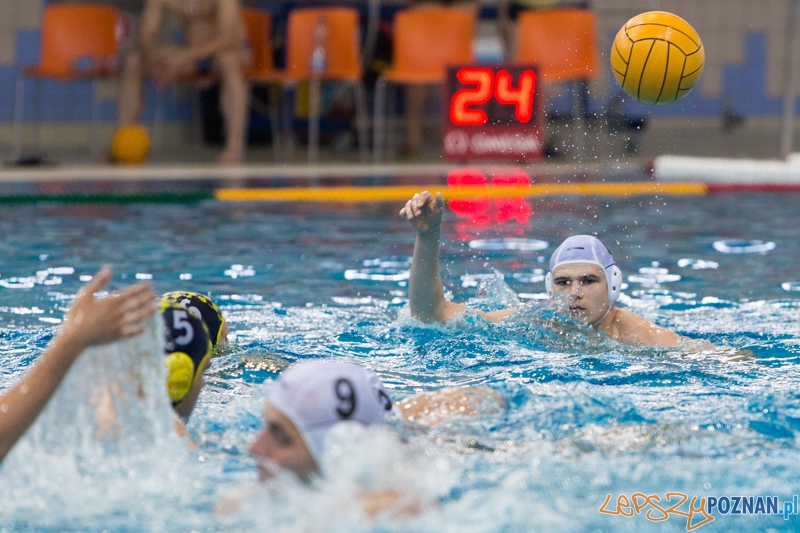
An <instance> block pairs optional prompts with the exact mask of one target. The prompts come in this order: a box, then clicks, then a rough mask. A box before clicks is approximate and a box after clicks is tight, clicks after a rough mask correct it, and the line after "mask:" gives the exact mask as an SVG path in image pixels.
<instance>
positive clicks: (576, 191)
mask: <svg viewBox="0 0 800 533" xmlns="http://www.w3.org/2000/svg"><path fill="white" fill-rule="evenodd" d="M425 189H427V190H430V191H440V192H441V193H442V196H444V197H445V198H446V199H451V198H473V197H475V196H488V197H496V196H524V197H535V196H623V197H624V196H644V195H657V194H663V195H670V196H699V195H705V194H708V186H707V185H706V184H705V183H700V182H676V183H659V182H638V183H534V184H532V185H530V186H528V187H460V188H457V189H452V188H450V187H448V186H446V185H427V186H425V185H412V186H409V185H398V186H391V187H284V188H264V189H239V188H222V189H216V190H215V191H214V197H215V198H216V199H217V200H221V201H226V202H388V201H400V200H407V199H408V198H410V197H412V196H413V195H414V194H415V193H418V192H419V191H423V190H425Z"/></svg>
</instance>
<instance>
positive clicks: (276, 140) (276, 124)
mask: <svg viewBox="0 0 800 533" xmlns="http://www.w3.org/2000/svg"><path fill="white" fill-rule="evenodd" d="M280 97H281V89H280V87H279V86H277V85H271V86H270V88H269V128H270V134H271V136H272V152H273V156H274V157H275V161H280V160H281V144H282V143H281V124H280V117H279V112H278V102H279V100H280V99H281V98H280Z"/></svg>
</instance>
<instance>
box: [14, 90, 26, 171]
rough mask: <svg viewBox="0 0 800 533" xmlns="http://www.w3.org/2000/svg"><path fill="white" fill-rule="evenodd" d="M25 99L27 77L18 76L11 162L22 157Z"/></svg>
mask: <svg viewBox="0 0 800 533" xmlns="http://www.w3.org/2000/svg"><path fill="white" fill-rule="evenodd" d="M24 98H25V77H24V76H22V75H20V76H17V87H16V94H15V96H14V126H13V129H12V132H11V161H17V160H18V159H19V158H20V157H21V156H22V132H21V131H20V130H21V129H22V106H23V104H24Z"/></svg>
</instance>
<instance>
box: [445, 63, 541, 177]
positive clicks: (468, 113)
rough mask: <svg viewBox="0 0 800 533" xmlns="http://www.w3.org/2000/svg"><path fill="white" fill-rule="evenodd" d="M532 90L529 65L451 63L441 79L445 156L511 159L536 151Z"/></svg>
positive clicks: (533, 80)
mask: <svg viewBox="0 0 800 533" xmlns="http://www.w3.org/2000/svg"><path fill="white" fill-rule="evenodd" d="M535 94H536V70H535V68H534V67H532V66H531V67H526V66H521V65H510V66H509V65H496V66H493V65H469V66H455V67H450V68H449V69H448V71H447V77H446V78H445V85H444V96H445V98H444V103H445V105H444V127H443V128H442V131H443V154H444V157H445V158H447V159H454V160H468V159H512V160H515V161H519V160H525V159H535V158H538V157H541V155H542V143H541V138H540V135H539V131H538V128H537V126H536V120H535V119H536V117H535V113H536V107H535V106H534V97H535Z"/></svg>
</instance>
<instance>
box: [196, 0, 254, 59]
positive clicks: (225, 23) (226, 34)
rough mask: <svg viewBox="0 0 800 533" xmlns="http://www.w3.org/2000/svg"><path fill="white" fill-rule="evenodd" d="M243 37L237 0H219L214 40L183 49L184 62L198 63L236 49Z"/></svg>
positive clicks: (242, 25) (242, 26) (243, 31)
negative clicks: (219, 53)
mask: <svg viewBox="0 0 800 533" xmlns="http://www.w3.org/2000/svg"><path fill="white" fill-rule="evenodd" d="M245 35H246V31H245V29H244V23H243V22H242V15H241V7H240V5H239V0H219V1H218V2H217V32H216V34H215V35H214V38H213V39H210V40H208V41H205V42H202V43H197V44H195V45H192V46H188V47H186V48H184V53H185V54H186V57H185V60H186V61H198V60H200V59H203V58H206V57H210V56H213V55H214V54H216V53H218V52H222V51H224V50H230V49H234V48H238V47H239V45H240V43H241V42H242V40H243V38H244V36H245Z"/></svg>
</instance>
